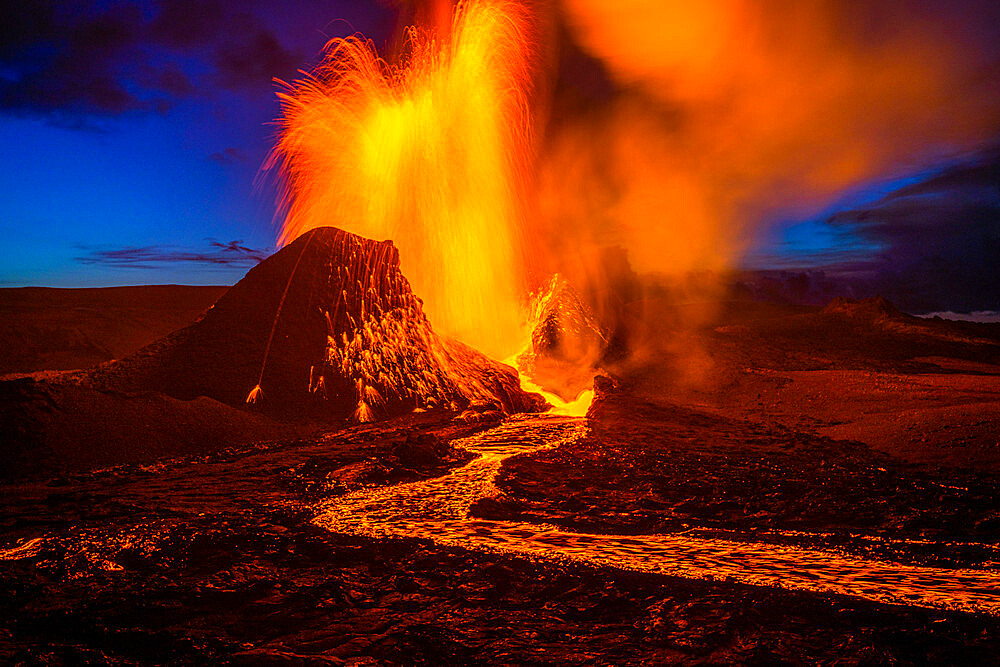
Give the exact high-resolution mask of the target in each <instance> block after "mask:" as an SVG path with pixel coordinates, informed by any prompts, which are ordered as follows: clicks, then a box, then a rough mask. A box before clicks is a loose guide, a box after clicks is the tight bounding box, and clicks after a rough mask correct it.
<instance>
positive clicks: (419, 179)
mask: <svg viewBox="0 0 1000 667" xmlns="http://www.w3.org/2000/svg"><path fill="white" fill-rule="evenodd" d="M440 32H446V31H442V30H439V31H438V33H440ZM447 32H449V34H448V35H445V36H444V37H442V36H441V35H440V34H438V33H435V32H431V31H423V30H420V29H418V28H409V29H408V33H407V40H406V48H405V55H404V56H403V57H402V58H401V62H400V64H398V65H390V64H388V63H387V62H386V61H385V60H383V59H381V58H380V57H379V55H378V54H377V53H376V51H375V47H374V45H373V44H372V43H371V42H370V41H365V40H364V39H362V38H361V37H349V38H347V39H335V40H332V41H331V42H330V43H329V44H328V45H327V51H326V59H325V61H324V63H323V64H322V65H321V66H320V67H319V68H318V69H317V70H316V71H315V72H313V73H312V74H311V75H309V76H308V77H307V78H306V79H304V80H302V81H299V82H297V83H295V84H294V85H290V86H288V87H287V91H286V92H284V93H282V94H281V100H282V105H283V117H282V118H281V120H280V124H281V137H280V139H279V141H278V144H277V146H276V149H275V153H274V157H273V158H272V159H273V161H274V162H275V163H277V164H280V166H281V167H282V169H283V172H284V174H285V177H286V182H287V192H286V200H285V203H286V205H287V211H288V212H287V217H286V219H285V221H284V226H283V229H282V234H281V240H282V242H284V243H287V242H289V241H291V240H293V239H294V238H296V237H297V236H298V235H300V234H302V233H303V232H305V231H307V230H309V229H312V228H315V227H320V226H326V225H333V226H336V227H340V228H342V229H345V230H348V231H351V232H354V233H357V234H360V235H362V236H366V237H369V238H374V239H379V240H383V239H390V240H392V241H393V243H395V244H396V246H397V247H398V248H399V249H400V255H401V258H402V267H403V271H404V273H405V274H406V276H407V277H408V278H409V279H410V281H411V282H412V283H413V287H414V291H415V292H416V293H417V294H419V295H420V296H421V297H422V298H423V299H424V302H425V303H424V305H425V309H426V311H427V314H428V317H429V318H430V320H431V322H432V324H433V325H434V326H435V327H436V328H437V329H438V330H440V331H441V332H442V333H445V334H447V335H450V336H453V337H456V338H458V339H460V340H462V341H464V342H466V343H468V344H470V345H473V346H474V347H477V348H479V349H481V350H483V351H484V352H486V353H487V354H490V355H492V356H494V357H495V358H498V359H504V358H506V357H508V356H510V355H511V354H513V353H514V352H516V351H517V348H518V346H519V345H520V344H521V342H522V340H523V339H524V338H525V332H524V326H525V323H524V321H523V316H522V305H523V299H524V297H525V295H526V287H525V275H526V271H525V268H524V258H523V256H524V247H523V232H522V230H523V223H522V220H523V205H522V198H523V185H522V179H523V175H522V174H523V172H524V170H525V169H526V166H527V164H528V161H529V159H528V153H529V151H530V146H529V138H530V122H529V111H528V106H527V102H526V91H527V90H528V89H529V87H530V80H531V76H530V69H529V63H530V60H531V57H530V46H529V43H530V40H529V39H528V33H527V28H526V20H525V12H524V10H523V9H522V8H521V7H519V6H518V5H515V4H512V3H509V2H504V1H503V0H476V1H474V2H467V3H464V4H461V5H460V6H459V7H458V8H457V9H456V11H455V16H454V22H453V24H452V26H451V29H450V31H447Z"/></svg>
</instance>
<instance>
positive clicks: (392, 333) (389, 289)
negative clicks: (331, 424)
mask: <svg viewBox="0 0 1000 667" xmlns="http://www.w3.org/2000/svg"><path fill="white" fill-rule="evenodd" d="M91 379H92V381H94V382H95V383H97V384H98V385H99V386H104V387H107V388H112V389H117V390H122V391H142V390H154V391H160V392H163V393H166V394H168V395H170V396H174V397H176V398H182V399H189V398H194V397H196V396H209V397H212V398H215V399H217V400H219V401H222V402H223V403H228V404H230V405H244V404H246V403H251V404H253V405H254V406H255V407H258V408H260V409H262V410H264V411H265V412H268V413H271V414H279V415H283V416H287V417H296V416H313V417H314V416H326V417H333V418H344V417H353V418H354V419H355V420H356V421H369V420H373V419H378V418H380V417H385V416H390V415H393V414H400V413H403V412H407V411H410V410H413V409H414V408H425V409H426V408H435V407H451V408H461V407H464V406H465V405H467V404H468V403H469V402H470V401H472V400H478V401H492V402H496V403H498V404H500V405H501V406H502V408H503V409H504V410H505V411H506V412H509V413H510V412H523V411H533V410H538V409H539V408H540V407H541V400H540V398H539V397H537V396H536V395H533V394H527V393H524V392H522V391H521V390H520V388H519V383H518V378H517V375H516V373H515V372H514V371H513V369H511V368H509V367H507V366H503V365H501V364H497V363H496V362H493V361H492V360H490V359H488V358H486V357H485V356H483V355H481V354H479V353H478V352H476V351H474V350H472V349H471V348H468V347H466V346H464V345H461V344H459V343H455V342H453V341H446V340H444V339H442V338H440V337H438V336H437V335H436V334H435V333H434V331H433V330H432V329H431V326H430V324H429V322H428V321H427V318H426V317H425V316H424V313H423V310H422V308H421V301H420V299H418V298H417V297H416V296H415V295H414V294H413V291H412V290H411V289H410V285H409V282H408V281H407V280H406V278H405V277H404V276H403V275H402V273H400V270H399V253H398V252H397V250H396V248H395V247H394V246H393V245H392V243H391V242H389V241H384V242H378V241H372V240H369V239H365V238H362V237H360V236H356V235H354V234H350V233H348V232H344V231H342V230H339V229H334V228H332V227H325V228H319V229H314V230H312V231H309V232H307V233H305V234H303V235H302V236H301V237H299V238H298V239H296V240H295V241H294V242H293V243H291V244H289V245H288V246H286V247H285V248H284V249H282V250H280V251H279V252H277V253H275V254H274V255H273V256H271V257H270V258H268V259H267V260H265V261H263V262H261V263H260V264H259V265H258V266H256V267H255V268H253V269H251V270H250V272H249V273H247V275H246V276H245V277H244V278H243V280H241V281H240V282H239V283H237V284H236V285H235V286H234V287H233V288H232V289H231V290H229V292H227V293H226V294H225V295H224V296H223V297H222V298H221V299H220V300H219V302H218V303H217V304H216V305H215V306H214V307H213V308H212V309H211V310H209V311H208V313H207V314H206V315H205V317H204V318H203V319H202V320H201V321H200V322H198V323H196V324H194V325H192V326H190V327H188V328H186V329H183V330H181V331H179V332H177V333H175V334H173V335H171V336H169V337H167V338H165V339H163V340H162V341H159V342H158V343H155V344H154V345H151V346H150V347H148V348H145V349H144V350H141V351H139V352H138V353H136V354H135V355H133V356H132V357H129V358H126V359H123V360H121V361H118V362H114V363H112V364H109V365H107V366H105V367H102V368H100V369H98V370H96V371H95V372H93V373H92V374H91Z"/></svg>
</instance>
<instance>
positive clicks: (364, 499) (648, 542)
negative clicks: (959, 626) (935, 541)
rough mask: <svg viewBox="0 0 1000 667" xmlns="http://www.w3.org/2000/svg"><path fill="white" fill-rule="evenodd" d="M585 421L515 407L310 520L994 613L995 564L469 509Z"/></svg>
mask: <svg viewBox="0 0 1000 667" xmlns="http://www.w3.org/2000/svg"><path fill="white" fill-rule="evenodd" d="M587 431H588V427H587V425H586V420H584V419H581V418H573V417H552V416H522V417H520V418H516V419H512V420H510V421H507V422H505V423H504V424H502V425H500V426H498V427H496V428H494V429H491V430H488V431H485V432H483V433H480V434H478V435H474V436H472V437H468V438H465V439H462V440H458V441H456V442H455V443H453V444H455V445H457V446H460V447H463V448H465V449H467V450H469V451H471V452H472V453H474V454H476V455H477V458H475V459H474V460H472V461H471V462H469V463H468V464H466V465H465V466H463V467H461V468H458V469H455V470H453V471H451V472H450V473H448V474H446V475H444V476H442V477H437V478H434V479H429V480H423V481H419V482H410V483H404V484H398V485H395V486H389V487H374V488H373V487H368V488H364V489H361V490H359V491H356V492H353V493H350V494H348V495H346V496H342V497H339V498H335V499H333V500H331V501H328V502H326V503H325V504H324V505H323V506H322V508H321V509H322V512H321V513H320V514H319V515H318V516H317V517H316V518H315V519H314V520H313V522H314V523H315V524H317V525H319V526H322V527H325V528H327V529H329V530H331V531H334V532H338V533H345V534H352V535H364V536H368V537H373V538H405V537H409V538H419V539H427V540H432V541H433V542H436V543H438V544H441V545H445V546H456V547H461V548H466V549H478V550H485V551H494V552H503V553H508V554H514V555H520V556H523V557H528V558H535V559H541V560H561V559H568V560H571V561H575V562H580V563H584V564H589V565H592V566H597V567H610V568H616V569H621V570H630V571H637V572H650V573H657V574H663V575H669V576H677V577H686V578H693V579H709V580H720V581H731V582H737V583H743V584H752V585H758V586H777V587H782V588H786V589H792V590H803V591H812V592H816V593H825V594H829V593H833V594H840V595H849V596H854V597H859V598H864V599H867V600H872V601H876V602H884V603H890V604H904V605H914V606H921V607H938V608H947V609H954V610H960V611H969V612H985V613H989V614H998V613H1000V571H998V570H994V569H983V570H973V569H948V568H935V567H920V566H912V565H904V564H900V563H893V562H888V561H880V560H867V559H863V558H858V557H854V556H850V555H846V554H843V553H838V552H835V551H827V550H820V549H809V548H800V547H794V546H787V545H777V544H768V543H763V542H739V541H731V540H724V539H713V538H699V537H692V536H689V535H681V534H662V535H630V536H624V535H595V534H585V533H574V532H567V531H565V530H562V529H560V528H557V527H555V526H551V525H545V524H534V523H523V522H511V521H491V520H484V519H477V518H473V517H471V516H469V508H470V507H471V506H472V504H473V503H475V502H476V501H477V500H479V499H481V498H485V497H490V496H493V495H495V494H496V493H497V489H496V487H495V486H494V480H495V479H496V476H497V473H498V472H499V470H500V467H501V465H502V463H503V461H504V460H505V459H508V458H510V457H512V456H517V455H519V454H525V453H528V452H534V451H538V450H540V449H545V448H553V447H557V446H559V445H561V444H564V443H568V442H572V441H574V440H576V439H578V438H582V437H584V436H585V435H586V434H587Z"/></svg>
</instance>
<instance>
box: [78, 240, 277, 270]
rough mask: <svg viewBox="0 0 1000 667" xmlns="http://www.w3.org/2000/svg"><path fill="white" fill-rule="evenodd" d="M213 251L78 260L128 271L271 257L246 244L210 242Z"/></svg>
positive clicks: (112, 253) (120, 253) (150, 251)
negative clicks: (179, 264) (180, 264)
mask: <svg viewBox="0 0 1000 667" xmlns="http://www.w3.org/2000/svg"><path fill="white" fill-rule="evenodd" d="M209 246H210V248H209V249H208V250H204V251H201V252H198V251H193V250H184V249H179V248H175V247H170V246H143V247H126V248H115V249H111V250H107V249H101V250H92V251H90V252H89V253H88V254H86V255H83V256H81V257H77V261H78V262H80V263H82V264H101V265H104V266H113V267H120V268H127V269H150V268H158V267H166V266H169V265H172V264H178V263H194V264H205V265H214V266H253V265H255V264H257V263H258V262H260V261H261V260H263V259H265V258H266V257H267V256H268V255H270V254H271V252H270V251H268V250H255V249H253V248H248V247H246V246H244V245H243V241H230V242H229V243H220V242H218V241H210V242H209Z"/></svg>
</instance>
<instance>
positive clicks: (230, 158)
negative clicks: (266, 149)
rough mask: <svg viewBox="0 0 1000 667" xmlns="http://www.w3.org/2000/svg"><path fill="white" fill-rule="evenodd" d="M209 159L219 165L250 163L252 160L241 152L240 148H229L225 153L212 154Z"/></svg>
mask: <svg viewBox="0 0 1000 667" xmlns="http://www.w3.org/2000/svg"><path fill="white" fill-rule="evenodd" d="M208 159H209V160H211V161H212V162H216V163H218V164H223V165H226V164H237V163H239V162H248V161H249V160H250V158H249V157H248V156H247V154H246V153H244V152H243V151H241V150H240V149H239V148H227V149H226V150H224V151H219V152H217V153H212V154H211V155H209V156H208Z"/></svg>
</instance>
